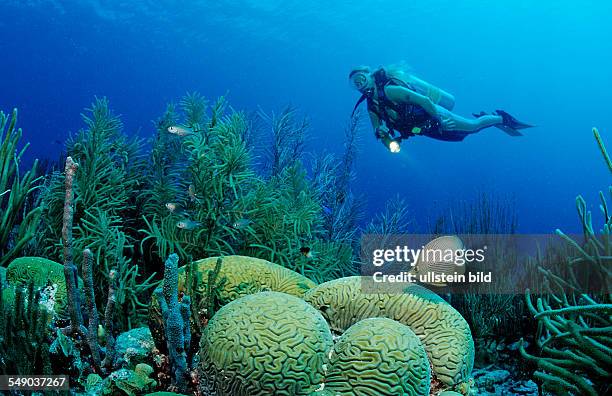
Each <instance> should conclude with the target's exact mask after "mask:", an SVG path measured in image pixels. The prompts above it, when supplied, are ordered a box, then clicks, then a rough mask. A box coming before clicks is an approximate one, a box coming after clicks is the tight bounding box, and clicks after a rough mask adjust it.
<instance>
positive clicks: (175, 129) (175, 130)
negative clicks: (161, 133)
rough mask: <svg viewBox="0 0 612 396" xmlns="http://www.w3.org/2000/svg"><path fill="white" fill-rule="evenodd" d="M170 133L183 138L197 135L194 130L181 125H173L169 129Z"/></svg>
mask: <svg viewBox="0 0 612 396" xmlns="http://www.w3.org/2000/svg"><path fill="white" fill-rule="evenodd" d="M168 132H170V133H171V134H173V135H177V136H181V137H183V136H189V135H193V134H194V133H195V132H194V131H193V129H191V128H188V127H184V126H180V125H172V126H170V127H168Z"/></svg>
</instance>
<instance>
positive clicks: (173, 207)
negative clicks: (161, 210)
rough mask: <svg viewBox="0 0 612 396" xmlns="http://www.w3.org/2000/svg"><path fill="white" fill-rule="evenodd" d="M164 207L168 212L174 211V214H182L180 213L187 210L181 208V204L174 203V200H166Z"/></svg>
mask: <svg viewBox="0 0 612 396" xmlns="http://www.w3.org/2000/svg"><path fill="white" fill-rule="evenodd" d="M166 209H168V210H169V211H170V212H172V213H176V214H182V213H186V212H187V211H186V210H185V208H183V207H182V206H181V205H179V204H177V203H174V202H168V203H167V204H166Z"/></svg>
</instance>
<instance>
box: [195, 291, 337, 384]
mask: <svg viewBox="0 0 612 396" xmlns="http://www.w3.org/2000/svg"><path fill="white" fill-rule="evenodd" d="M332 346H333V340H332V335H331V332H330V330H329V326H328V325H327V323H326V322H325V319H323V316H321V314H320V313H319V312H318V311H317V310H316V309H314V308H313V307H312V306H310V305H308V304H307V303H306V302H304V300H302V299H300V298H297V297H294V296H291V295H288V294H285V293H277V292H263V293H257V294H253V295H249V296H246V297H242V298H240V299H238V300H235V301H233V302H231V303H229V304H227V305H225V306H224V307H222V308H221V309H220V310H219V312H217V313H216V314H215V316H213V318H212V319H211V320H210V322H209V323H208V326H207V327H206V329H205V331H204V333H203V334H202V340H201V343H200V378H201V387H202V388H203V389H202V390H203V391H204V393H206V391H209V392H210V391H213V392H216V393H213V394H217V395H251V396H255V395H272V394H274V395H308V394H310V393H311V392H312V391H314V390H315V389H316V388H318V387H319V386H320V384H321V383H322V382H323V378H324V367H325V363H326V361H327V354H328V353H329V351H330V350H331V348H332Z"/></svg>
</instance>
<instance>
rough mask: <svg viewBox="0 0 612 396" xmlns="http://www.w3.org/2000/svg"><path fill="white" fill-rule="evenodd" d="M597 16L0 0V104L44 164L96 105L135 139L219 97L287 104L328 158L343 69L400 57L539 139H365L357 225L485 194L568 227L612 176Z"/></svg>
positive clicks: (496, 134)
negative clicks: (402, 205)
mask: <svg viewBox="0 0 612 396" xmlns="http://www.w3.org/2000/svg"><path fill="white" fill-rule="evenodd" d="M179 3H185V4H183V5H179ZM610 20H612V4H610V2H609V1H607V0H599V1H584V2H580V3H577V2H575V1H565V0H564V1H540V2H533V1H527V0H522V1H517V0H512V1H509V0H503V1H496V2H489V1H484V0H481V1H477V0H462V1H450V0H433V1H431V0H430V1H420V2H407V1H401V0H395V1H355V0H353V1H334V2H330V1H320V0H316V1H314V0H311V1H306V2H304V1H295V0H283V1H280V0H277V1H272V0H265V1H264V0H259V1H255V0H251V1H244V0H239V1H185V2H178V1H170V0H164V1H153V0H148V1H118V0H112V1H111V0H107V1H103V0H78V1H60V0H28V1H25V0H9V1H7V0H4V1H2V2H1V13H0V51H1V54H2V55H0V56H1V59H0V109H3V110H5V111H7V110H10V109H11V108H12V107H18V108H19V110H20V126H21V127H22V128H23V129H24V133H25V139H26V140H28V141H30V142H31V143H32V146H31V149H30V150H29V156H30V157H38V158H50V159H53V160H55V159H57V157H58V155H59V153H60V151H61V145H60V144H56V143H54V142H55V141H63V140H64V139H65V138H66V137H67V136H68V134H69V133H70V132H75V131H77V130H78V129H79V128H80V127H81V126H82V123H81V120H80V117H79V113H80V112H81V111H82V109H83V107H86V106H87V105H88V104H89V103H91V101H92V99H93V97H94V95H98V96H107V97H108V98H109V99H110V101H111V105H112V107H113V108H114V109H115V110H116V111H117V112H118V113H121V114H122V115H123V121H124V123H125V126H126V131H128V133H139V134H140V135H142V136H144V137H148V136H151V135H152V134H153V131H154V128H153V124H152V123H151V120H153V119H155V118H156V117H157V116H159V115H160V113H161V112H162V111H163V109H164V106H165V103H166V102H168V101H170V100H176V99H178V98H179V97H180V96H181V95H183V94H184V93H185V92H186V91H194V90H197V91H199V92H201V93H202V94H204V95H206V96H208V97H211V98H214V97H216V96H219V95H222V94H224V93H226V92H229V100H230V102H231V104H232V106H233V107H235V108H238V109H247V110H256V109H258V108H261V109H263V110H265V111H268V112H270V111H274V110H276V111H278V110H280V109H281V108H282V107H284V106H285V105H286V104H288V103H291V104H293V105H295V106H297V107H298V108H299V109H300V111H301V112H302V113H303V114H305V115H308V116H309V117H310V119H311V124H312V129H311V133H312V135H311V139H310V142H309V147H310V149H312V150H315V151H322V150H327V151H332V152H338V151H340V150H341V148H342V138H343V128H344V126H345V124H346V122H347V119H348V117H349V114H350V112H351V110H352V107H353V105H354V103H355V101H356V100H357V98H358V96H359V95H358V93H357V92H356V91H353V90H351V88H350V86H349V84H348V82H347V74H348V72H349V70H350V69H351V67H353V66H355V65H361V64H369V65H371V66H379V65H384V64H388V63H395V62H399V61H405V62H407V63H408V64H409V65H410V66H411V67H412V69H413V71H414V72H415V74H417V75H419V76H420V77H422V78H424V79H426V80H428V81H430V82H432V83H434V84H436V85H438V86H440V87H442V88H444V89H445V90H447V91H449V92H451V93H453V94H454V95H455V97H456V99H457V106H456V108H455V110H456V111H457V112H459V113H461V114H464V115H469V114H470V113H471V112H473V111H480V110H488V111H490V110H493V109H497V108H502V109H506V110H507V111H509V112H511V113H512V114H514V115H516V116H517V117H519V118H520V119H522V120H525V121H528V122H531V123H534V124H537V125H538V128H534V129H532V130H527V131H526V136H525V137H522V138H511V137H509V136H507V135H505V134H504V133H502V132H500V131H499V130H497V129H489V130H486V131H483V132H481V133H479V134H477V135H475V136H470V137H468V138H467V139H466V140H465V141H464V142H462V143H445V142H440V141H435V140H430V139H427V138H415V139H411V141H408V142H406V144H404V146H403V148H402V152H401V153H400V154H399V155H391V154H390V153H388V152H387V151H386V150H385V149H384V147H383V146H382V145H380V144H379V143H378V142H377V141H376V140H375V139H374V137H373V133H372V130H371V128H369V127H367V128H365V129H364V130H363V132H362V139H361V142H362V143H361V147H362V150H361V152H360V155H359V157H358V160H357V161H358V162H357V180H356V183H355V190H356V191H357V192H360V193H363V194H364V195H365V196H366V198H367V202H368V206H367V207H368V210H369V212H370V213H374V212H376V211H379V210H381V209H382V208H383V207H384V204H385V202H386V201H387V200H388V199H389V198H391V197H393V196H395V195H397V194H399V195H401V196H403V197H405V199H406V201H407V202H408V203H409V205H410V207H411V211H412V214H413V216H414V217H415V219H416V221H417V224H419V225H420V226H423V225H424V224H426V223H427V221H428V218H430V217H431V216H435V215H436V214H437V213H438V212H439V208H444V207H447V206H449V205H452V204H453V202H456V201H460V200H471V199H474V198H475V197H477V196H478V194H479V193H480V192H483V191H484V192H490V193H492V194H495V195H498V196H503V197H509V198H512V199H514V201H515V202H516V207H517V211H518V216H519V228H520V230H521V231H523V232H550V231H552V230H554V229H555V228H557V227H560V228H563V229H565V230H568V231H578V230H580V225H579V223H578V220H577V216H576V211H575V205H574V198H575V196H576V195H577V194H579V193H581V194H583V195H584V196H585V198H586V199H587V201H588V202H589V204H590V206H591V208H592V209H594V210H595V211H599V209H598V197H597V193H598V191H599V190H600V189H605V188H607V186H608V185H609V181H610V175H609V172H608V171H607V169H606V168H605V166H604V164H603V161H602V160H601V156H600V153H599V151H598V149H597V146H596V144H595V141H594V139H593V137H592V134H591V127H593V126H598V127H599V128H600V130H601V131H602V133H603V135H604V139H605V141H606V142H607V143H608V145H609V146H610V149H611V151H612V137H611V135H612V106H611V99H610V97H611V94H612V77H610V70H612V44H611V43H612V40H610V39H611V38H612V25H610V22H609V21H610ZM595 218H596V219H597V216H596V217H595ZM596 224H597V223H596Z"/></svg>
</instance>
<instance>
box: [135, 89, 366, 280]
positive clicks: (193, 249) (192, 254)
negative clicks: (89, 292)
mask: <svg viewBox="0 0 612 396" xmlns="http://www.w3.org/2000/svg"><path fill="white" fill-rule="evenodd" d="M226 107H227V106H226V103H225V100H224V99H223V98H221V99H220V100H218V101H217V103H216V104H215V105H214V106H212V109H211V111H210V114H208V113H207V112H206V111H205V109H207V105H206V101H205V100H204V98H203V97H201V96H199V95H196V94H192V95H189V96H188V97H186V98H184V100H183V101H182V103H181V106H180V110H181V112H182V114H179V113H178V111H177V108H176V107H174V106H170V107H169V109H168V112H167V113H166V114H165V115H164V116H163V117H162V119H160V121H159V123H158V126H159V128H158V137H157V138H156V140H155V147H156V148H154V152H153V155H152V157H151V158H150V163H151V166H150V168H151V169H152V170H153V172H155V173H154V174H153V175H152V177H151V180H150V184H149V185H148V186H147V187H146V188H145V191H144V192H143V194H142V196H143V197H144V198H143V199H144V205H145V207H151V208H155V207H157V209H153V211H152V212H151V213H152V214H148V215H147V216H145V218H144V221H145V226H144V227H143V229H142V231H143V232H144V233H145V235H146V237H145V238H144V240H143V241H142V243H141V248H142V249H143V251H144V252H145V254H146V255H150V256H153V257H158V258H161V257H167V256H168V255H169V254H170V253H177V254H178V255H179V257H180V258H181V259H182V260H185V261H190V260H191V259H193V258H197V257H210V256H220V255H234V254H239V255H245V256H253V257H260V258H264V259H267V260H270V261H273V262H276V263H278V264H280V265H282V266H284V267H287V268H289V269H292V270H294V271H296V272H299V273H300V274H302V275H305V276H308V277H309V278H311V279H315V280H317V281H319V280H329V279H333V278H335V277H338V276H344V275H351V274H354V273H355V272H356V266H355V263H354V259H353V250H352V243H353V242H354V239H351V238H352V236H351V238H349V237H347V238H345V239H342V240H337V239H331V237H330V233H329V229H326V226H325V222H326V220H325V219H324V216H328V217H329V215H326V214H325V213H327V212H330V213H331V212H333V211H334V210H335V209H333V208H329V207H327V206H326V205H327V204H329V205H331V198H329V197H328V196H330V195H329V194H332V195H333V194H335V193H334V191H336V190H337V189H339V188H344V189H347V188H348V187H346V183H336V182H335V180H336V179H337V178H338V177H339V175H340V174H341V173H342V172H343V170H338V169H335V170H334V169H333V168H328V170H329V172H327V173H325V174H324V175H323V174H320V173H319V175H320V177H318V178H315V179H313V178H309V177H308V173H307V170H306V167H305V165H304V161H303V136H304V133H305V130H306V126H307V123H306V122H305V121H298V120H296V112H295V111H294V110H293V109H290V108H288V109H286V110H285V111H283V112H282V113H281V114H280V115H278V116H276V115H273V116H270V117H264V118H266V119H267V120H268V125H269V128H270V130H271V135H272V138H271V142H268V143H269V144H268V146H267V147H268V148H269V150H266V153H265V154H264V158H265V161H264V163H266V164H270V166H269V167H267V168H264V169H261V167H260V166H258V164H257V163H256V162H255V160H254V158H253V157H254V156H253V152H254V151H255V150H256V148H254V144H252V143H253V142H252V141H251V140H252V136H253V133H255V132H254V129H255V127H254V125H253V122H252V120H251V119H250V118H249V117H248V116H247V115H246V114H244V113H242V112H236V111H227V109H226ZM181 120H182V121H181ZM174 122H176V123H177V124H176V125H179V126H180V127H181V128H185V130H186V131H188V132H187V133H186V136H182V137H181V139H182V141H181V143H182V144H180V145H178V146H177V150H176V151H175V152H174V153H172V154H164V155H161V154H160V153H161V151H162V145H163V144H171V145H172V147H175V145H176V144H177V142H176V139H178V137H177V136H172V137H170V136H165V135H169V132H168V130H167V127H166V126H167V125H169V124H170V123H174ZM164 128H166V129H164ZM260 140H262V141H264V140H265V139H260ZM166 149H167V148H166ZM351 150H352V149H351ZM328 163H330V161H328ZM176 168H180V170H179V169H176ZM342 169H346V168H342ZM164 178H165V179H164ZM162 179H163V180H162ZM161 186H169V188H170V191H173V192H174V194H175V195H174V196H170V197H169V196H168V194H166V193H165V192H164V191H162V190H161ZM332 187H333V188H332ZM324 189H326V190H325V191H324ZM337 195H338V196H345V195H347V192H346V191H345V192H344V193H342V194H340V193H337ZM325 197H327V198H325ZM167 204H170V205H171V206H170V207H171V208H176V207H180V208H181V210H180V211H178V210H165V211H163V210H162V211H161V212H160V210H159V208H165V207H166V205H167ZM338 205H340V204H339V203H338ZM348 213H349V212H348V209H343V211H342V213H340V212H339V211H336V215H334V216H335V222H336V225H335V227H336V228H342V227H343V228H344V229H347V228H351V225H354V223H353V220H352V218H353V217H351V216H349V215H348ZM181 221H188V222H189V224H193V227H188V228H189V229H185V228H184V227H179V226H178V225H179V223H180V222H181ZM347 224H348V225H347ZM327 228H328V227H327ZM352 228H353V229H354V227H352ZM351 235H352V234H351ZM303 247H309V248H311V250H313V251H314V252H316V254H313V255H309V256H308V257H305V256H304V255H303V254H302V253H301V252H300V249H301V248H303ZM315 248H316V249H317V250H315ZM318 249H321V251H319V250H318ZM322 270H323V271H322Z"/></svg>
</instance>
